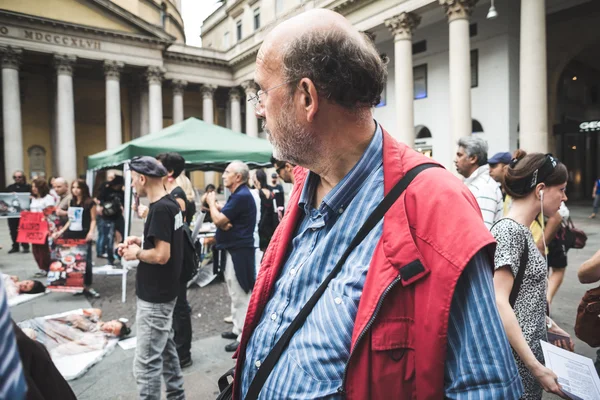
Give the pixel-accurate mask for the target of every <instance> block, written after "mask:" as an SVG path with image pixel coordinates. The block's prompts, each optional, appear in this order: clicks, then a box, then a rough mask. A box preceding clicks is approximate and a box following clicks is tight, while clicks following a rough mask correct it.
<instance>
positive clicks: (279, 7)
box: [275, 0, 283, 15]
mask: <svg viewBox="0 0 600 400" xmlns="http://www.w3.org/2000/svg"><path fill="white" fill-rule="evenodd" d="M282 11H283V0H275V15H277V14H279V13H280V12H282Z"/></svg>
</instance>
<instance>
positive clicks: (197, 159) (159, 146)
mask: <svg viewBox="0 0 600 400" xmlns="http://www.w3.org/2000/svg"><path fill="white" fill-rule="evenodd" d="M168 151H175V152H177V153H179V154H181V155H182V156H183V158H185V160H186V164H187V166H186V169H187V170H188V171H191V170H201V171H224V170H225V167H227V164H228V163H229V162H231V161H233V160H240V161H243V162H245V163H246V164H248V165H249V166H250V168H257V167H263V166H267V165H269V164H270V158H271V153H272V151H273V150H272V147H271V144H270V143H269V142H268V141H267V140H265V139H259V138H253V137H250V136H248V135H244V134H243V133H237V132H234V131H232V130H230V129H227V128H223V127H221V126H217V125H213V124H209V123H206V122H204V121H202V120H199V119H196V118H188V119H186V120H185V121H182V122H180V123H178V124H175V125H171V126H170V127H168V128H165V129H163V130H161V131H159V132H156V133H153V134H151V135H146V136H142V137H140V138H137V139H134V140H132V141H130V142H127V143H124V144H122V145H120V146H119V147H116V148H114V149H110V150H105V151H102V152H100V153H97V154H94V155H92V156H89V157H88V159H87V167H88V170H89V171H97V170H101V169H105V168H113V167H117V166H120V165H123V164H124V163H125V162H127V161H128V160H131V159H132V158H133V157H135V156H153V157H154V156H156V155H157V154H159V153H164V152H168Z"/></svg>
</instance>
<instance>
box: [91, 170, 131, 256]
mask: <svg viewBox="0 0 600 400" xmlns="http://www.w3.org/2000/svg"><path fill="white" fill-rule="evenodd" d="M124 184H125V180H124V179H123V177H122V176H120V175H117V176H115V177H114V178H113V180H111V181H108V182H106V183H105V184H104V187H103V188H102V190H101V192H100V195H99V196H98V200H99V201H100V205H101V206H102V213H101V214H100V217H101V219H102V223H100V224H98V231H99V234H98V236H99V240H98V243H97V245H96V251H97V253H98V254H97V255H98V256H100V255H102V251H103V248H106V253H107V259H108V263H109V264H114V262H115V261H116V257H115V254H114V246H115V235H116V232H120V233H121V236H123V230H124V224H125V220H124V219H123V205H124V204H125V192H124V191H123V185H124ZM100 237H101V239H100Z"/></svg>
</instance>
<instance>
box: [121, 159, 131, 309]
mask: <svg viewBox="0 0 600 400" xmlns="http://www.w3.org/2000/svg"><path fill="white" fill-rule="evenodd" d="M123 178H125V204H124V205H123V208H124V210H123V211H124V217H125V232H123V240H125V239H126V238H127V237H128V236H129V231H130V229H131V171H130V170H129V164H127V163H125V164H124V165H123ZM121 267H122V268H123V276H122V281H121V293H122V295H121V301H122V302H123V303H125V300H126V298H127V266H126V263H123V260H121Z"/></svg>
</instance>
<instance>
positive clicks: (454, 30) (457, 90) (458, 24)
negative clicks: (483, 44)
mask: <svg viewBox="0 0 600 400" xmlns="http://www.w3.org/2000/svg"><path fill="white" fill-rule="evenodd" d="M439 2H440V4H441V5H442V6H444V8H445V9H446V15H447V16H448V23H449V25H450V126H451V130H452V147H451V152H452V154H454V152H455V150H456V148H455V147H456V142H457V141H458V139H460V138H461V137H462V136H468V135H470V134H471V130H472V122H471V44H470V38H469V16H470V15H471V13H472V12H473V8H474V7H475V4H476V3H477V0H439Z"/></svg>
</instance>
